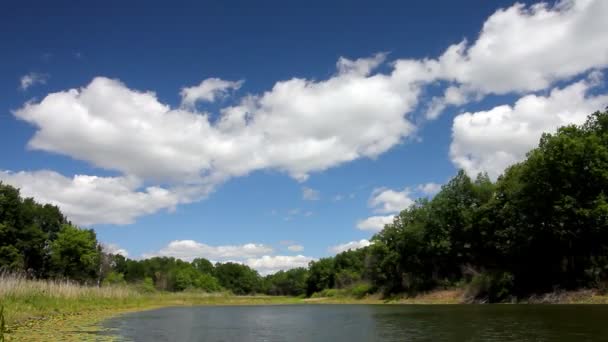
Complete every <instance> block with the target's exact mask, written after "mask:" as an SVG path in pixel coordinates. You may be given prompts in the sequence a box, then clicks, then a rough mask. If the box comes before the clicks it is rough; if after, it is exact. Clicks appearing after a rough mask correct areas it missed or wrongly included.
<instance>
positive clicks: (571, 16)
mask: <svg viewBox="0 0 608 342" xmlns="http://www.w3.org/2000/svg"><path fill="white" fill-rule="evenodd" d="M607 17H608V1H603V0H561V1H549V2H541V3H537V2H534V1H530V2H518V3H514V2H512V1H481V0H468V1H458V2H455V1H447V0H446V1H424V2H422V1H420V2H412V1H374V2H368V1H334V2H327V1H306V2H285V1H257V2H254V1H196V2H195V1H192V2H179V1H178V2H170V3H169V2H154V1H133V2H129V3H128V4H125V3H124V2H122V1H106V2H103V3H102V2H99V3H90V2H73V1H52V2H50V1H20V2H9V3H6V4H3V5H2V10H1V11H0V43H1V44H2V52H1V54H0V156H2V157H1V158H0V181H2V182H4V183H8V184H11V185H14V186H16V187H19V188H20V189H21V193H22V195H24V196H27V197H30V196H31V197H34V198H35V199H37V200H38V201H39V202H43V203H52V204H55V205H57V206H59V207H60V208H61V210H62V211H63V212H64V213H65V214H66V215H67V217H68V219H69V220H71V221H72V222H73V223H74V224H77V225H79V226H81V227H86V228H92V229H94V230H95V231H96V233H97V236H98V239H99V240H100V241H101V242H102V243H103V244H104V246H105V248H106V249H107V250H109V251H111V252H115V253H121V254H124V255H128V256H129V257H130V258H146V257H152V256H172V257H176V258H182V259H184V260H192V259H193V258H196V257H205V258H207V259H209V260H212V261H215V262H226V261H234V262H240V263H244V264H247V265H249V266H251V267H253V268H255V269H256V270H258V271H259V272H260V273H261V274H268V273H272V272H276V271H278V270H281V269H289V268H293V267H305V266H306V265H307V264H308V263H309V262H310V261H312V260H316V259H318V258H321V257H326V256H331V255H334V254H336V253H339V252H341V251H344V250H348V249H356V248H360V247H363V246H366V245H369V243H370V239H371V237H372V236H373V235H374V233H376V232H378V231H379V230H381V229H382V227H383V226H384V224H386V223H389V222H391V221H392V217H393V216H394V215H395V214H396V213H398V212H399V211H400V210H403V209H405V208H407V207H408V206H409V205H411V204H412V203H413V201H414V200H416V199H417V198H420V197H428V198H431V197H432V196H433V195H434V194H436V193H437V192H438V191H439V190H440V189H441V185H442V184H445V183H446V182H447V181H449V179H450V178H451V177H453V176H454V175H455V174H456V173H457V172H458V170H459V169H463V170H465V171H466V172H467V173H468V174H469V175H471V176H472V177H474V176H475V175H477V174H478V173H479V172H487V173H488V174H489V176H490V177H491V178H492V179H496V178H497V177H498V176H499V175H500V174H501V173H502V172H503V171H504V169H505V168H506V167H507V166H509V165H511V164H513V163H516V162H518V161H521V160H523V159H524V158H525V154H526V152H527V151H528V150H530V149H531V148H533V147H534V146H535V145H536V144H537V143H538V140H539V138H540V136H541V134H542V133H543V132H552V131H555V129H556V128H557V127H559V126H562V125H567V124H580V123H582V122H584V120H585V118H586V116H587V115H588V114H590V113H592V112H594V111H596V110H603V109H604V108H606V107H607V106H608V88H607V87H606V82H605V78H604V74H605V71H606V68H607V66H608V25H605V18H607Z"/></svg>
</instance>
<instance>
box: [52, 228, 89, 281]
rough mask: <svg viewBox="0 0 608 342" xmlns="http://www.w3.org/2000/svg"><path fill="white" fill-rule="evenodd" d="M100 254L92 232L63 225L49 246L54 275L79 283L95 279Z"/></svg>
mask: <svg viewBox="0 0 608 342" xmlns="http://www.w3.org/2000/svg"><path fill="white" fill-rule="evenodd" d="M99 261H100V252H99V249H98V248H97V238H96V236H95V232H94V231H93V230H85V229H79V228H77V227H74V226H72V225H69V224H65V225H63V227H62V228H61V230H60V231H59V233H58V234H57V239H56V240H55V241H53V243H52V244H51V263H52V267H53V270H54V272H55V275H57V276H61V277H65V278H69V279H73V280H76V281H80V282H86V281H88V280H92V279H96V278H97V275H98V271H99V269H98V268H99Z"/></svg>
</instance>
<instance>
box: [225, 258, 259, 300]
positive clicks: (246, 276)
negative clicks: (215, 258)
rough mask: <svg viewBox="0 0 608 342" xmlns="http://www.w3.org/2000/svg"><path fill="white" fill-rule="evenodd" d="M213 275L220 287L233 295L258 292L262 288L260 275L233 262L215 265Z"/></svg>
mask: <svg viewBox="0 0 608 342" xmlns="http://www.w3.org/2000/svg"><path fill="white" fill-rule="evenodd" d="M215 275H216V277H217V279H218V280H219V282H220V285H222V287H224V288H226V289H228V290H230V291H232V292H234V293H235V294H239V295H242V294H249V293H256V292H259V291H260V290H261V288H262V282H261V278H260V275H259V274H258V272H256V271H255V270H252V269H251V268H249V266H246V265H241V264H237V263H233V262H227V263H223V264H221V263H217V264H216V265H215Z"/></svg>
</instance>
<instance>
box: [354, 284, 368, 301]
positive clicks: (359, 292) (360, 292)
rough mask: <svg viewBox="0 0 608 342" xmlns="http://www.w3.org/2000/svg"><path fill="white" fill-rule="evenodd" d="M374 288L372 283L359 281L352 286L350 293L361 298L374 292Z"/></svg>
mask: <svg viewBox="0 0 608 342" xmlns="http://www.w3.org/2000/svg"><path fill="white" fill-rule="evenodd" d="M372 290H373V287H372V285H370V284H368V283H359V284H355V285H354V286H353V287H351V288H350V294H351V296H353V297H355V298H358V299H360V298H363V297H365V296H366V295H368V294H370V293H372V292H373V291H372Z"/></svg>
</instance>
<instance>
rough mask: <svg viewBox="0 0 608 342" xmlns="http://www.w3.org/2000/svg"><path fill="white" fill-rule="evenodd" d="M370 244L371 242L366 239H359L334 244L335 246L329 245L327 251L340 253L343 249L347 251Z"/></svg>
mask: <svg viewBox="0 0 608 342" xmlns="http://www.w3.org/2000/svg"><path fill="white" fill-rule="evenodd" d="M370 244H371V242H369V241H368V240H365V239H363V240H359V241H350V242H347V243H343V244H340V245H336V246H331V247H329V251H330V252H332V253H336V254H338V253H342V252H345V251H349V250H355V249H359V248H363V247H367V246H369V245H370Z"/></svg>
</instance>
